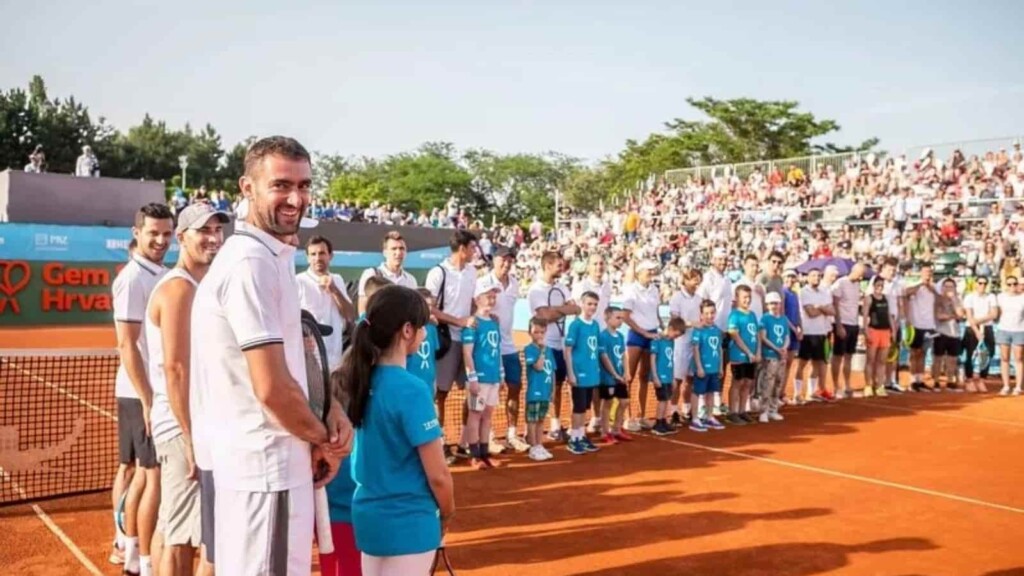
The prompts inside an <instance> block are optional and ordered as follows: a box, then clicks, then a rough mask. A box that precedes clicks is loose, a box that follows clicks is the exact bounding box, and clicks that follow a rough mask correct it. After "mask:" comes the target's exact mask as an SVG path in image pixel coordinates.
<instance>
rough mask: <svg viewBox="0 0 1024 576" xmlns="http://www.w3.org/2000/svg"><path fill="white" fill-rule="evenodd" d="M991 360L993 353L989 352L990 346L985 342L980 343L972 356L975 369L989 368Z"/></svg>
mask: <svg viewBox="0 0 1024 576" xmlns="http://www.w3.org/2000/svg"><path fill="white" fill-rule="evenodd" d="M991 360H992V355H991V354H989V351H988V346H985V343H984V342H982V343H980V344H978V348H977V349H976V350H975V351H974V355H973V356H972V358H971V362H972V364H974V369H975V370H978V371H981V370H985V369H987V368H988V365H989V362H990V361H991Z"/></svg>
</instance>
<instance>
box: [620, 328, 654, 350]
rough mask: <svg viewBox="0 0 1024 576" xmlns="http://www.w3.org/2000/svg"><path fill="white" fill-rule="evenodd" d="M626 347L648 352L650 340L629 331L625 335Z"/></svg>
mask: <svg viewBox="0 0 1024 576" xmlns="http://www.w3.org/2000/svg"><path fill="white" fill-rule="evenodd" d="M626 346H632V347H634V348H639V349H641V350H650V349H651V339H650V338H647V337H645V336H643V335H642V334H638V333H636V332H634V331H633V330H632V329H630V331H629V333H628V334H626Z"/></svg>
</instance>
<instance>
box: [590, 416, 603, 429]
mask: <svg viewBox="0 0 1024 576" xmlns="http://www.w3.org/2000/svg"><path fill="white" fill-rule="evenodd" d="M600 423H601V419H600V418H598V417H597V416H591V417H590V427H591V428H596V427H597V425H598V424H600Z"/></svg>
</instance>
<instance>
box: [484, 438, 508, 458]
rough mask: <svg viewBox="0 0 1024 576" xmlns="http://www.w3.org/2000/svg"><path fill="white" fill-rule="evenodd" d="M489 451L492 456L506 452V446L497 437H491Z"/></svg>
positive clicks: (488, 445) (488, 444)
mask: <svg viewBox="0 0 1024 576" xmlns="http://www.w3.org/2000/svg"><path fill="white" fill-rule="evenodd" d="M487 451H488V452H489V453H490V454H491V456H497V455H498V454H502V453H504V452H505V447H504V446H503V445H502V444H501V442H498V441H497V440H496V439H494V438H491V441H490V442H488V443H487Z"/></svg>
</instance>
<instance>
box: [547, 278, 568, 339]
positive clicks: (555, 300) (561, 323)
mask: <svg viewBox="0 0 1024 576" xmlns="http://www.w3.org/2000/svg"><path fill="white" fill-rule="evenodd" d="M563 304H565V292H563V291H562V287H561V286H559V285H557V284H556V285H554V286H552V287H551V288H550V289H549V290H548V306H550V307H552V308H554V307H556V306H561V305H563ZM554 324H555V328H557V329H558V333H559V334H560V335H561V336H563V337H564V336H565V316H562V317H561V318H559V319H558V320H555V322H554Z"/></svg>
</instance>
